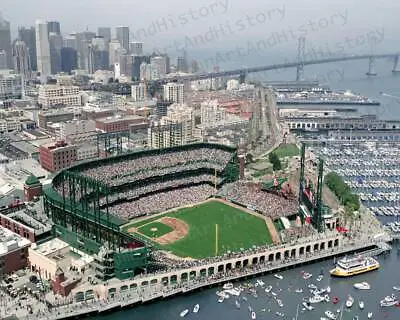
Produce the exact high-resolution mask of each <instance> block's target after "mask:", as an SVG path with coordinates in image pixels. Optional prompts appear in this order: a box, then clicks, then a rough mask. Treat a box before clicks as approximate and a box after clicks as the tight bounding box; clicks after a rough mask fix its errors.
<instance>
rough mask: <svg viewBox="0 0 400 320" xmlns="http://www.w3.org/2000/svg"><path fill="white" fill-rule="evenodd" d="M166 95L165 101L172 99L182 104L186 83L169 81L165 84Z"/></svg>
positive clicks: (164, 96)
mask: <svg viewBox="0 0 400 320" xmlns="http://www.w3.org/2000/svg"><path fill="white" fill-rule="evenodd" d="M163 88H164V95H163V98H164V100H165V101H172V102H175V103H179V104H182V103H183V101H184V85H183V84H182V83H173V82H170V83H167V84H164V86H163Z"/></svg>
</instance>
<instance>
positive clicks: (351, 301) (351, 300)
mask: <svg viewBox="0 0 400 320" xmlns="http://www.w3.org/2000/svg"><path fill="white" fill-rule="evenodd" d="M353 304H354V298H353V297H352V296H350V295H349V296H348V297H347V300H346V307H347V308H351V307H352V306H353Z"/></svg>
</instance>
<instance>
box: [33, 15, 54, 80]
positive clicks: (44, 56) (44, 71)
mask: <svg viewBox="0 0 400 320" xmlns="http://www.w3.org/2000/svg"><path fill="white" fill-rule="evenodd" d="M36 55H37V67H38V71H39V72H40V81H41V82H42V83H45V82H46V81H47V77H48V76H50V74H51V60H50V44H49V33H48V30H47V23H46V22H44V21H41V20H37V21H36Z"/></svg>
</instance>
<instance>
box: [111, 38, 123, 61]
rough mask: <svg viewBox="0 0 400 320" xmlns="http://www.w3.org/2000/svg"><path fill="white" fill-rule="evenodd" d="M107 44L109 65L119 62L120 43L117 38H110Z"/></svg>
mask: <svg viewBox="0 0 400 320" xmlns="http://www.w3.org/2000/svg"><path fill="white" fill-rule="evenodd" d="M108 46H109V55H110V66H114V65H115V64H116V63H119V62H120V61H119V60H120V59H119V56H120V55H121V44H120V43H119V40H111V42H110V44H109V45H108Z"/></svg>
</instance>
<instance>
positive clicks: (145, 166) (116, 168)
mask: <svg viewBox="0 0 400 320" xmlns="http://www.w3.org/2000/svg"><path fill="white" fill-rule="evenodd" d="M232 156H233V154H232V152H229V151H224V150H220V149H216V148H214V149H212V148H199V149H194V150H188V151H178V152H173V153H164V154H158V155H152V156H146V157H139V158H136V159H126V160H121V161H118V162H114V163H105V164H100V165H99V166H97V167H95V168H89V169H86V170H83V171H81V174H83V175H85V176H87V177H90V178H92V179H95V180H99V181H102V182H103V183H105V184H107V185H109V186H117V185H121V184H123V183H126V182H130V181H136V180H142V179H146V178H149V177H151V176H155V175H164V174H168V173H174V172H179V171H182V169H183V168H184V170H193V169H198V168H204V167H205V165H206V167H207V168H213V169H216V170H222V169H224V168H225V167H226V165H227V164H228V162H229V161H230V159H231V158H232Z"/></svg>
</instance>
